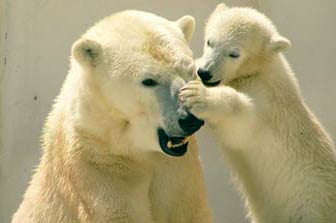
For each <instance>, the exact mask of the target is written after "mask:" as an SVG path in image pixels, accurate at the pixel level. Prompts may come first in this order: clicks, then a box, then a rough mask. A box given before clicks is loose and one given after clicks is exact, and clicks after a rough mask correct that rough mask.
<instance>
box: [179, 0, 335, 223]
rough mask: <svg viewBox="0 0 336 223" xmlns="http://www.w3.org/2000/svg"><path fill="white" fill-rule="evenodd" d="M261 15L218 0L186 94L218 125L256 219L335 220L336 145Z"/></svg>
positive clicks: (284, 44) (269, 222) (265, 222)
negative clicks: (305, 96)
mask: <svg viewBox="0 0 336 223" xmlns="http://www.w3.org/2000/svg"><path fill="white" fill-rule="evenodd" d="M289 47H290V42H289V40H287V39H286V38H284V37H282V36H281V35H280V34H279V33H278V31H277V30H276V28H275V26H274V25H273V24H272V22H271V21H270V20H269V19H268V18H266V17H265V16H264V15H263V14H261V13H259V12H257V11H256V10H254V9H249V8H228V7H226V6H225V5H224V4H220V5H219V6H218V7H217V8H216V10H215V11H214V12H213V13H212V15H211V16H210V18H209V21H208V24H207V26H206V32H205V47H204V54H203V56H202V57H201V58H200V59H199V60H198V67H199V69H198V71H197V72H198V75H199V77H200V79H201V81H202V82H203V84H204V85H205V86H204V85H203V84H202V83H201V82H200V81H192V82H189V84H188V85H187V86H185V87H183V89H182V91H181V93H180V100H181V101H182V102H183V104H184V105H185V106H186V107H187V108H189V109H190V111H191V112H192V113H193V114H194V115H196V116H197V117H199V118H202V119H204V120H206V122H207V123H208V125H209V126H210V127H211V128H212V129H213V130H214V133H215V134H216V135H217V137H218V139H219V141H220V143H221V144H222V150H223V152H224V155H225V158H226V159H227V162H228V164H229V165H230V167H232V169H233V172H234V173H235V174H236V175H237V178H238V182H239V184H240V186H241V189H242V194H243V195H244V197H245V199H246V203H247V207H248V209H249V212H250V216H251V218H252V221H253V222H256V223H299V222H301V223H322V222H323V223H331V222H336V152H335V149H334V145H333V142H332V140H331V139H330V137H329V136H328V135H327V133H326V132H325V130H324V129H323V128H322V126H321V124H319V122H318V120H317V119H316V117H315V116H314V114H313V113H312V112H311V111H310V109H309V108H308V107H307V106H306V104H305V103H304V101H303V98H302V96H301V94H300V90H299V87H298V84H297V81H296V79H295V76H294V74H293V72H292V70H291V68H290V66H289V65H288V63H287V61H286V59H285V57H284V56H283V54H282V52H283V51H284V50H286V49H287V48H289Z"/></svg>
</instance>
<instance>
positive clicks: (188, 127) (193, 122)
mask: <svg viewBox="0 0 336 223" xmlns="http://www.w3.org/2000/svg"><path fill="white" fill-rule="evenodd" d="M178 123H179V125H180V127H181V129H182V130H183V131H184V132H185V133H186V134H187V135H192V134H193V133H194V132H196V131H197V130H199V129H200V128H201V127H202V125H204V121H203V120H200V119H198V118H196V117H195V116H194V115H192V114H190V113H189V114H188V116H187V117H186V118H183V119H179V120H178Z"/></svg>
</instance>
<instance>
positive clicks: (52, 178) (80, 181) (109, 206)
mask: <svg viewBox="0 0 336 223" xmlns="http://www.w3.org/2000/svg"><path fill="white" fill-rule="evenodd" d="M181 21H183V22H181ZM193 26H194V20H193V19H191V18H189V17H184V18H183V19H182V20H179V22H176V23H175V22H170V21H168V20H165V19H163V18H161V17H158V16H155V15H153V14H149V13H144V12H138V11H124V12H121V13H117V14H114V15H112V16H110V17H108V18H105V19H104V20H102V21H101V22H99V23H97V24H96V25H95V26H93V27H92V28H91V29H89V30H88V31H87V32H86V33H85V34H84V35H83V36H82V38H80V39H79V40H78V41H77V42H76V43H75V44H74V45H73V48H72V57H73V58H72V60H71V70H70V71H69V74H68V76H67V79H66V81H65V82H64V85H63V88H62V90H61V93H60V95H59V96H58V98H57V100H56V103H55V105H54V107H53V109H52V112H51V113H50V115H49V117H48V120H47V122H46V125H45V129H44V137H43V156H42V159H41V162H40V164H39V165H38V168H37V170H36V173H35V174H34V176H33V178H32V181H31V183H30V186H29V188H28V189H27V191H26V193H25V196H24V200H23V202H22V203H21V205H20V208H19V210H18V211H17V212H16V214H15V215H14V217H13V222H14V223H38V222H40V223H56V222H57V223H58V222H69V223H70V222H95V223H97V222H101V223H105V222H114V223H122V222H125V223H126V222H127V223H131V222H134V223H151V222H160V223H164V222H166V223H168V222H188V223H189V222H193V223H197V222H199V223H204V222H211V213H210V210H209V208H208V204H207V198H206V192H205V186H204V180H203V174H202V169H201V165H200V160H199V154H198V148H197V145H196V142H195V140H194V138H192V140H191V142H190V145H189V151H188V153H187V154H186V155H185V156H183V157H180V158H173V157H169V156H167V155H165V154H164V153H163V152H162V151H161V149H160V147H159V144H158V136H157V133H156V129H157V127H158V126H159V125H160V124H161V122H162V119H163V118H164V117H161V115H160V114H161V113H160V107H159V104H158V102H157V100H156V97H155V91H153V90H152V89H146V88H145V87H144V86H142V85H141V81H142V80H143V78H146V77H147V76H148V75H156V76H155V77H156V78H158V79H159V80H160V81H162V82H165V81H166V82H167V81H169V80H172V79H174V78H177V77H179V78H181V77H180V76H188V73H189V72H190V70H189V69H190V67H193V66H192V54H191V51H190V49H189V48H188V46H187V40H186V39H185V38H191V32H192V30H193ZM185 32H186V33H185ZM162 52H164V53H162ZM177 71H179V72H177Z"/></svg>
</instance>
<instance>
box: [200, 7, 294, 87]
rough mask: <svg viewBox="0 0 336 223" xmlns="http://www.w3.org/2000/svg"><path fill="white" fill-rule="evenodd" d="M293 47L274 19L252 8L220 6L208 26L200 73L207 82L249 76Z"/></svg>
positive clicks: (209, 84) (215, 82) (225, 81)
mask: <svg viewBox="0 0 336 223" xmlns="http://www.w3.org/2000/svg"><path fill="white" fill-rule="evenodd" d="M289 47H290V42H289V41H288V40H287V39H286V38H284V37H282V36H280V34H279V33H278V32H277V30H276V28H275V27H274V25H273V24H272V22H271V21H270V20H269V19H268V18H267V17H266V16H264V15H263V14H261V13H259V12H257V11H256V10H254V9H251V8H228V7H227V6H225V5H224V4H220V5H218V6H217V8H216V9H215V11H214V12H213V13H212V15H211V16H210V18H209V20H208V23H207V25H206V29H205V45H204V53H203V56H202V57H201V58H200V59H199V60H198V62H197V65H198V71H197V73H198V75H199V77H200V78H201V80H202V81H203V83H204V84H205V85H207V86H216V85H218V84H219V83H223V84H225V83H229V82H230V81H232V80H234V79H237V78H240V77H242V76H249V75H254V74H256V73H258V71H259V70H260V69H261V67H263V66H264V65H265V63H267V62H268V61H270V60H272V57H273V56H274V55H276V54H278V53H279V52H281V51H284V50H286V49H287V48H289Z"/></svg>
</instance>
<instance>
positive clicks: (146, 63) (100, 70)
mask: <svg viewBox="0 0 336 223" xmlns="http://www.w3.org/2000/svg"><path fill="white" fill-rule="evenodd" d="M193 30H194V19H193V18H192V17H191V16H184V17H182V18H180V19H179V20H177V21H168V20H166V19H164V18H161V17H158V16H156V15H153V14H150V13H145V12H139V11H124V12H120V13H117V14H114V15H112V16H110V17H108V18H106V19H104V20H102V21H101V22H99V23H98V24H96V25H95V26H93V27H92V28H91V29H89V30H88V31H87V32H86V33H85V34H84V35H83V36H82V38H81V39H79V40H78V41H77V42H76V43H75V44H74V45H73V48H72V55H73V58H74V63H75V64H76V65H78V67H79V69H80V70H81V71H82V73H83V75H84V76H85V77H86V78H87V82H90V86H91V87H90V88H92V89H93V90H92V92H93V94H95V95H96V98H97V99H96V101H95V102H94V103H96V104H97V103H100V107H102V109H100V110H102V111H103V112H102V115H101V117H102V118H103V117H104V118H106V116H109V115H110V116H111V117H112V118H113V119H117V120H118V121H119V122H120V123H124V124H123V125H122V129H119V130H118V131H119V132H121V136H120V141H122V142H121V143H123V144H128V145H129V148H136V149H138V150H139V149H140V150H148V151H160V152H162V151H163V152H165V153H166V154H169V155H172V156H182V155H184V154H185V153H186V151H187V147H188V136H190V135H191V134H193V133H194V132H195V131H197V130H198V129H199V128H200V127H201V126H202V125H203V121H201V120H199V119H197V118H195V117H194V116H192V115H191V114H190V113H188V112H187V111H186V110H185V109H184V108H183V107H182V106H181V105H180V104H179V101H178V93H179V89H180V88H181V87H182V86H183V85H185V84H186V81H187V80H188V79H191V78H192V76H193V74H194V73H196V72H195V65H194V63H193V59H192V52H191V50H190V49H189V47H188V42H189V41H190V40H191V37H192V33H193ZM96 110H97V112H98V109H96ZM103 125H104V126H102V128H116V127H115V126H113V125H112V124H111V123H109V122H106V123H103ZM109 125H111V126H109ZM119 128H120V126H119ZM116 140H119V139H116Z"/></svg>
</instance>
